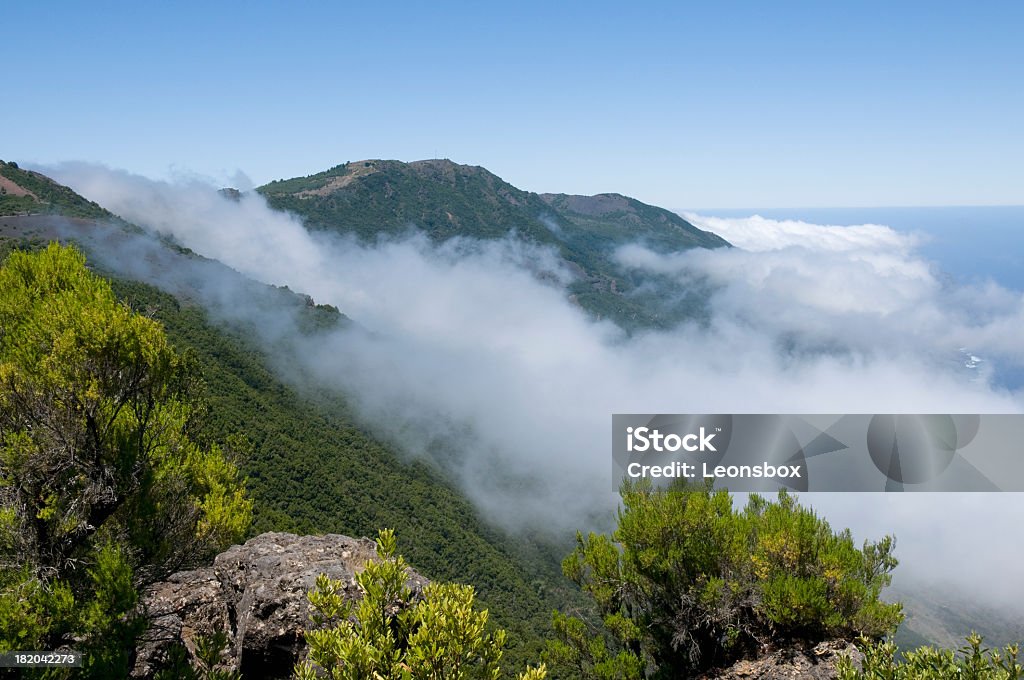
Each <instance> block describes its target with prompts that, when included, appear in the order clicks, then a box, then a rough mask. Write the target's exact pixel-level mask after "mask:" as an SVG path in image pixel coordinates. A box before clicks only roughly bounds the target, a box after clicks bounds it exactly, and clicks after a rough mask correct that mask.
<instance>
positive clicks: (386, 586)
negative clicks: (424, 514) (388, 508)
mask: <svg viewBox="0 0 1024 680" xmlns="http://www.w3.org/2000/svg"><path fill="white" fill-rule="evenodd" d="M396 550H397V540H396V538H395V533H394V532H393V531H390V530H383V531H381V532H380V535H379V536H378V538H377V557H378V559H377V560H376V561H373V562H370V563H369V564H367V565H366V568H365V569H364V570H363V571H361V572H360V573H359V574H358V575H357V576H356V583H357V584H358V586H359V590H360V595H361V598H360V599H359V601H358V602H357V603H355V604H353V603H352V601H351V600H350V599H348V598H347V597H345V587H346V585H345V583H343V582H341V581H333V580H331V579H329V578H327V577H326V576H325V575H321V576H320V578H319V579H317V587H316V589H315V590H314V591H313V592H311V593H309V600H310V603H311V605H312V607H313V611H314V627H313V629H311V630H308V631H307V632H306V642H307V644H309V650H310V651H309V659H308V660H307V661H305V662H303V663H300V664H298V666H297V667H296V669H295V676H296V678H297V680H316V679H317V678H323V677H327V678H331V679H332V680H363V679H364V678H379V679H380V680H495V679H496V678H498V677H500V675H501V658H502V653H503V649H504V647H505V640H506V635H505V631H503V630H500V629H499V630H489V627H488V625H487V618H488V617H487V610H483V611H479V610H477V609H475V607H474V606H473V605H474V593H473V588H472V586H464V585H457V584H450V583H436V582H435V583H431V584H428V585H427V586H426V587H425V588H424V589H423V593H422V596H421V597H418V598H414V597H413V592H412V590H411V589H410V588H409V586H408V584H407V580H408V577H409V576H408V565H407V564H406V562H405V560H404V559H403V558H402V556H401V555H398V554H397V552H396ZM544 677H545V670H544V667H543V666H541V667H539V668H532V669H527V670H526V671H524V672H523V673H522V674H520V675H519V680H543V679H544Z"/></svg>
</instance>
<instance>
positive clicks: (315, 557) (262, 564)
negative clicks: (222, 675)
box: [132, 533, 427, 678]
mask: <svg viewBox="0 0 1024 680" xmlns="http://www.w3.org/2000/svg"><path fill="white" fill-rule="evenodd" d="M376 554H377V551H376V546H375V544H374V543H373V541H370V540H368V539H365V538H364V539H352V538H349V537H347V536H339V535H337V534H327V535H323V536H296V535H294V534H284V533H267V534H261V535H260V536H257V537H256V538H253V539H251V540H249V541H247V542H246V543H245V544H244V545H236V546H233V547H231V548H229V549H228V550H227V551H225V552H223V553H221V554H220V555H218V556H217V558H216V559H215V560H214V563H213V566H211V567H205V568H203V569H196V570H194V571H183V572H179V573H177V574H174V575H173V576H171V577H170V578H169V579H168V580H167V581H163V582H161V583H157V584H156V585H154V586H152V587H151V588H149V589H148V590H147V592H146V595H145V600H144V601H145V605H146V608H147V611H148V613H149V616H150V618H151V620H152V625H151V626H150V628H149V630H148V631H147V633H146V634H145V635H144V636H143V639H142V640H141V641H140V644H139V647H138V648H137V650H136V664H135V669H134V671H133V673H132V677H136V678H145V677H150V676H151V675H152V674H153V673H154V672H155V671H156V669H157V668H159V666H160V664H161V663H162V662H163V660H164V659H165V658H166V655H167V653H168V650H170V649H171V647H172V646H174V645H177V644H183V645H184V646H185V648H186V649H187V650H188V651H189V653H190V654H191V653H192V652H193V650H194V649H195V641H196V639H197V637H198V636H202V635H209V634H212V633H213V632H215V631H217V630H220V631H223V632H224V633H226V634H227V637H228V649H227V652H226V654H225V655H224V667H225V668H226V669H229V670H240V671H241V672H242V673H243V674H244V675H245V676H246V677H258V678H286V677H289V676H290V674H291V671H292V668H293V666H294V665H295V662H296V661H297V660H298V658H299V656H300V654H301V652H302V649H303V647H304V645H303V631H304V630H305V627H306V626H307V625H308V622H309V613H310V612H309V602H308V600H307V599H306V593H307V592H309V591H310V590H311V589H312V588H313V587H314V586H315V584H316V578H317V576H318V575H319V574H322V573H323V574H327V575H328V576H329V577H331V578H332V579H336V580H340V581H342V582H343V583H345V584H346V589H345V592H346V595H347V596H349V597H351V598H352V599H356V598H358V597H359V589H358V586H357V585H356V583H355V575H356V574H357V573H359V572H360V571H361V570H362V568H363V566H364V565H365V564H366V562H367V561H369V560H372V559H374V558H375V557H376ZM426 583H427V580H426V579H424V578H423V577H421V576H419V575H418V574H415V573H410V576H409V586H410V588H412V590H413V593H414V594H415V595H418V594H419V593H420V592H422V589H423V587H424V586H425V585H426Z"/></svg>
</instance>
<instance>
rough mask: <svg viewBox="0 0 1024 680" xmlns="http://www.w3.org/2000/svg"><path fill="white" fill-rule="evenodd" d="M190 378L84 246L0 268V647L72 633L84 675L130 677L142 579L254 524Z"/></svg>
mask: <svg viewBox="0 0 1024 680" xmlns="http://www.w3.org/2000/svg"><path fill="white" fill-rule="evenodd" d="M196 381H197V377H196V376H195V372H194V366H193V364H192V362H191V361H189V360H188V358H186V357H182V356H180V355H178V354H177V353H176V352H174V350H173V349H172V348H171V347H170V345H169V344H168V342H167V338H166V336H165V335H164V332H163V329H162V328H161V327H160V325H159V324H157V323H156V322H155V321H153V320H152V319H149V318H146V317H143V316H141V315H139V314H136V313H134V312H132V311H131V310H130V309H129V308H128V307H126V306H125V305H122V304H120V303H119V302H117V299H116V298H115V296H114V293H113V291H112V290H111V288H110V284H109V283H107V282H106V281H105V280H103V279H101V278H99V277H97V276H95V275H94V274H92V273H91V272H89V271H88V269H86V267H85V258H84V257H83V256H82V255H81V254H80V253H78V252H77V251H75V250H73V249H71V248H62V247H60V246H57V245H51V246H49V247H48V248H46V249H45V250H42V251H40V252H38V253H31V254H30V253H24V252H14V253H12V254H11V255H9V256H8V258H7V259H6V261H5V262H4V264H3V266H2V267H0V651H8V650H16V649H56V648H58V647H60V646H61V645H69V644H73V645H74V646H75V647H76V648H78V649H80V650H81V651H83V652H85V653H86V667H85V669H84V671H83V673H82V675H84V676H85V677H119V676H121V677H123V676H125V675H126V674H127V671H128V666H129V664H130V654H131V650H132V648H133V644H134V639H135V637H136V636H137V635H138V634H139V633H140V632H141V630H142V629H143V627H144V625H145V621H144V619H143V618H142V616H141V613H140V612H139V611H138V609H139V608H138V606H137V605H138V601H139V597H138V593H139V589H140V588H141V587H142V586H143V585H145V584H146V583H151V582H153V581H155V580H158V579H159V578H162V577H163V576H166V575H167V574H169V573H170V572H172V571H176V570H177V569H180V568H183V567H187V566H191V565H193V564H195V563H197V562H198V561H200V560H202V559H205V558H206V557H208V556H210V555H212V554H214V553H215V552H216V551H217V550H218V549H220V548H221V547H223V546H224V545H226V544H230V543H231V542H233V541H234V540H236V539H238V538H239V537H241V536H242V535H244V533H245V531H246V530H247V529H248V526H249V521H250V518H251V503H250V501H249V500H247V498H246V497H245V495H244V493H243V480H242V479H240V477H239V475H238V471H237V469H236V467H235V465H234V464H233V463H232V462H230V460H229V459H228V457H227V455H226V454H225V453H224V451H222V450H221V449H220V448H219V447H217V446H213V445H209V446H204V445H201V444H200V443H198V442H197V439H196V418H195V413H194V406H195V403H194V390H195V385H196ZM61 672H63V671H55V673H56V675H54V674H51V676H53V677H56V676H57V675H59V674H60V673H61Z"/></svg>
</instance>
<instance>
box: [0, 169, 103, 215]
mask: <svg viewBox="0 0 1024 680" xmlns="http://www.w3.org/2000/svg"><path fill="white" fill-rule="evenodd" d="M3 180H6V182H5V181H3ZM22 213H47V214H56V215H64V216H65V217H91V218H97V219H102V218H111V217H113V215H112V214H111V213H110V212H108V211H107V210H105V209H103V208H102V207H100V206H99V205H98V204H96V203H94V202H92V201H89V200H87V199H85V198H82V197H81V196H79V195H78V194H76V193H75V192H74V191H72V190H71V189H69V188H67V187H66V186H64V185H63V184H58V183H57V182H54V181H53V180H52V179H50V178H49V177H47V176H46V175H42V174H40V173H38V172H32V171H31V170H23V169H21V168H19V167H18V164H17V163H6V162H4V161H0V215H18V214H22Z"/></svg>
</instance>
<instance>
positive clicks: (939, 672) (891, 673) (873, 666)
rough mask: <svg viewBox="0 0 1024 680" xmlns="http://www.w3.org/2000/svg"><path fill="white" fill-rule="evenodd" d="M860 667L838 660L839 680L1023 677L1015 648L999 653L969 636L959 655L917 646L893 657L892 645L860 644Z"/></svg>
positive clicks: (1015, 679) (997, 679) (1004, 679)
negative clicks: (862, 654)
mask: <svg viewBox="0 0 1024 680" xmlns="http://www.w3.org/2000/svg"><path fill="white" fill-rule="evenodd" d="M861 651H863V652H864V660H863V661H862V663H861V667H860V668H857V666H856V665H855V664H854V663H853V661H852V660H851V659H849V658H844V659H842V660H840V662H839V666H838V671H839V680H868V679H871V678H878V679H880V680H904V679H905V680H947V679H948V680H1018V679H1019V678H1024V666H1021V664H1020V663H1018V661H1017V659H1018V653H1019V652H1020V646H1019V645H1009V646H1007V647H1006V648H1005V649H1003V650H993V649H987V648H986V647H983V646H982V639H981V637H980V636H978V635H974V634H972V635H970V636H968V638H967V645H966V646H964V647H962V648H960V650H959V651H960V654H959V655H958V654H956V653H955V652H954V651H953V650H951V649H937V648H934V647H920V648H918V649H917V650H915V651H913V652H907V653H905V654H904V655H903V658H902V659H899V658H897V649H896V645H895V644H893V643H892V642H881V643H874V642H872V641H870V640H865V641H863V643H862V644H861Z"/></svg>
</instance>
